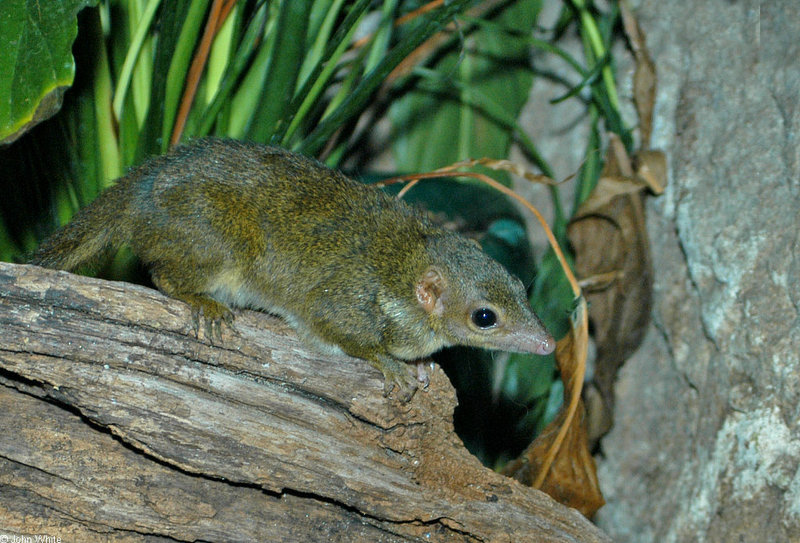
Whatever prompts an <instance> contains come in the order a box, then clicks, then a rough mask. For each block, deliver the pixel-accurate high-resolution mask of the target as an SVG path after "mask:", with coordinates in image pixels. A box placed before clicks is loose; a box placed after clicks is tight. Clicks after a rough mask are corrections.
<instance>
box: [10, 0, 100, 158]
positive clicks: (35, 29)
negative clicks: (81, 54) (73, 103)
mask: <svg viewBox="0 0 800 543" xmlns="http://www.w3.org/2000/svg"><path fill="white" fill-rule="evenodd" d="M96 3H97V0H59V1H58V2H47V3H44V2H41V1H38V0H2V2H1V3H0V143H11V142H12V141H14V140H16V139H17V138H19V137H20V136H21V135H22V134H24V133H25V132H26V131H28V130H29V129H30V128H32V127H33V126H35V125H36V124H37V123H39V122H41V121H43V120H45V119H47V118H48V117H50V116H51V115H53V114H54V113H55V112H57V111H58V110H59V109H60V108H61V99H62V97H63V95H64V91H66V90H67V89H68V88H69V87H70V85H72V81H73V79H74V78H75V61H74V59H73V58H72V42H73V41H75V37H76V36H77V34H78V24H77V19H76V15H77V13H78V12H79V11H80V10H81V9H83V8H84V7H86V6H92V5H95V4H96Z"/></svg>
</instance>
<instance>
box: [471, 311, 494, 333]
mask: <svg viewBox="0 0 800 543" xmlns="http://www.w3.org/2000/svg"><path fill="white" fill-rule="evenodd" d="M472 322H474V323H475V326H477V327H478V328H491V327H492V326H494V325H495V324H497V315H495V312H494V311H492V310H491V309H489V308H488V307H481V308H480V309H476V310H475V311H473V312H472Z"/></svg>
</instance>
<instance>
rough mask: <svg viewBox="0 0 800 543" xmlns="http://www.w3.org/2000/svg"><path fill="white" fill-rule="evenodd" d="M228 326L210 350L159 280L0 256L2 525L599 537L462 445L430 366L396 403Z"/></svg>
mask: <svg viewBox="0 0 800 543" xmlns="http://www.w3.org/2000/svg"><path fill="white" fill-rule="evenodd" d="M235 325H236V331H235V332H233V331H231V330H228V329H226V330H224V331H223V337H222V342H221V343H219V342H217V343H218V344H212V343H211V342H210V341H209V340H207V339H206V338H205V337H204V336H203V334H202V332H201V334H200V338H199V339H198V338H196V337H195V334H194V332H193V331H192V328H191V318H190V312H189V309H188V307H187V306H186V305H185V304H183V303H181V302H178V301H176V300H173V299H170V298H167V297H165V296H163V295H162V294H160V293H159V292H157V291H154V290H151V289H147V288H144V287H140V286H136V285H131V284H126V283H118V282H109V281H103V280H98V279H92V278H87V277H82V276H78V275H72V274H68V273H65V272H56V271H52V270H46V269H42V268H38V267H34V266H21V265H13V264H6V263H0V385H2V386H0V427H2V428H4V429H5V430H6V431H3V432H0V489H1V490H0V519H2V523H0V535H4V534H6V535H8V534H14V535H31V534H38V535H48V536H50V537H61V540H62V541H64V542H67V541H81V542H94V541H159V540H165V541H166V540H169V541H176V540H177V541H195V540H202V541H250V540H253V541H254V540H259V541H347V542H351V541H356V542H358V541H369V542H376V541H381V542H393V541H498V542H500V541H508V542H521V541H543V542H548V541H552V542H556V541H558V542H565V541H581V542H600V541H609V539H608V537H607V536H605V535H604V534H603V533H602V532H601V531H600V530H598V529H597V528H596V527H594V526H593V525H592V524H591V523H590V522H588V521H587V520H586V519H585V518H584V517H582V516H581V515H580V514H578V513H577V512H576V511H575V510H571V509H568V508H566V507H563V506H561V505H560V504H558V503H556V502H555V501H553V500H552V499H550V498H549V497H548V496H546V495H545V494H543V493H541V492H539V491H536V490H533V489H530V488H527V487H524V486H522V485H520V484H518V483H517V482H516V481H513V480H511V479H509V478H506V477H503V476H502V475H500V474H498V473H495V472H493V471H491V470H489V469H487V468H485V467H483V466H482V465H481V464H480V463H479V462H478V460H477V459H476V458H475V457H473V456H472V455H471V454H469V452H468V451H467V450H466V449H465V448H464V446H463V444H462V443H461V441H460V440H459V438H458V437H457V436H456V434H455V433H454V432H453V422H452V414H453V409H454V407H455V404H456V399H455V392H454V390H453V388H452V387H451V385H450V383H449V381H448V379H447V377H446V376H445V375H444V373H443V372H442V371H441V369H440V368H438V367H436V368H435V369H434V370H433V371H432V372H431V384H430V386H429V388H428V389H427V390H425V391H420V392H418V393H417V394H415V396H414V398H413V399H412V400H411V402H409V403H407V404H403V403H400V402H399V401H397V400H395V399H393V398H391V397H390V398H385V397H384V396H383V393H382V390H383V382H382V376H381V374H380V373H379V372H378V371H376V370H374V369H372V368H371V367H370V366H369V365H368V364H367V363H366V362H364V361H362V360H358V359H354V358H350V357H347V356H330V355H324V356H323V355H320V354H317V353H315V352H313V351H312V350H310V349H308V348H306V347H305V346H304V345H303V344H302V343H300V342H299V341H298V340H297V338H296V336H295V334H294V332H293V331H291V330H290V329H289V328H288V327H287V326H286V325H285V324H284V323H283V322H282V321H280V320H279V319H276V318H273V317H271V316H269V315H265V314H263V313H258V312H253V311H239V312H237V314H236V322H235ZM4 530H5V531H4Z"/></svg>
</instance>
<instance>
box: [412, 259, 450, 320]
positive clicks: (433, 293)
mask: <svg viewBox="0 0 800 543" xmlns="http://www.w3.org/2000/svg"><path fill="white" fill-rule="evenodd" d="M446 283H447V282H446V281H445V279H444V277H443V276H442V274H441V273H440V272H439V270H438V269H436V268H428V269H427V270H426V271H425V273H423V274H422V277H420V279H419V281H417V286H416V294H417V301H419V303H420V305H421V306H422V308H423V309H425V311H427V312H428V313H434V314H436V315H441V314H442V312H443V311H444V305H443V303H442V293H443V292H444V290H445V288H446V287H447V284H446Z"/></svg>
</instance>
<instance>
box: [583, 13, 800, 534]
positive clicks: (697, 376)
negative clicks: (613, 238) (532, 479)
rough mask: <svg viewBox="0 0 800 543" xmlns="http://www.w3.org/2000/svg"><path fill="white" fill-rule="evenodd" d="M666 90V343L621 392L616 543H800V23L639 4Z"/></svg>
mask: <svg viewBox="0 0 800 543" xmlns="http://www.w3.org/2000/svg"><path fill="white" fill-rule="evenodd" d="M637 15H638V17H639V22H640V24H641V26H642V28H643V29H644V31H645V33H646V34H647V41H648V45H649V48H650V51H651V53H652V55H653V57H654V60H655V63H656V66H657V69H658V78H659V84H658V88H659V94H658V100H657V105H656V112H655V116H656V120H655V125H654V141H653V142H652V143H653V145H652V146H653V147H654V148H661V149H664V150H666V151H667V156H668V157H669V162H670V170H671V177H670V183H669V185H668V187H667V191H666V193H665V194H664V195H663V196H662V197H660V198H656V199H651V200H650V203H649V209H648V213H649V217H648V223H649V224H648V226H649V231H650V238H651V241H652V253H653V260H654V269H655V300H654V301H655V306H654V311H653V320H654V325H653V326H651V329H650V332H649V334H648V336H647V339H646V341H645V344H644V345H643V347H642V348H641V349H640V350H639V352H638V353H637V355H636V356H635V357H634V358H633V359H631V360H629V361H628V362H627V364H626V366H625V367H624V368H623V370H622V373H621V375H620V377H619V381H618V383H617V388H616V392H617V397H616V418H615V427H614V429H613V430H612V431H611V434H609V435H608V436H607V437H606V438H605V439H604V440H603V449H604V452H605V455H604V460H602V461H600V463H599V469H600V482H601V488H603V491H604V493H605V497H606V501H607V505H606V506H605V507H604V508H603V509H602V510H601V511H600V514H599V522H600V525H601V526H602V527H603V528H604V529H605V530H607V531H608V532H609V533H610V534H611V535H612V537H614V538H615V539H616V540H618V541H630V542H642V543H649V542H659V543H660V542H694V541H707V542H730V541H741V542H748V543H750V542H797V541H800V220H799V217H800V214H799V212H798V210H800V154H798V149H800V141H799V140H798V135H799V134H800V102H799V101H798V97H800V41H798V39H797V32H798V29H799V28H800V10H798V4H797V1H796V0H780V1H774V2H761V1H757V0H743V1H730V0H710V1H707V2H695V1H691V0H678V1H674V2H662V1H659V0H644V1H642V2H640V5H639V7H638V10H637Z"/></svg>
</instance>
